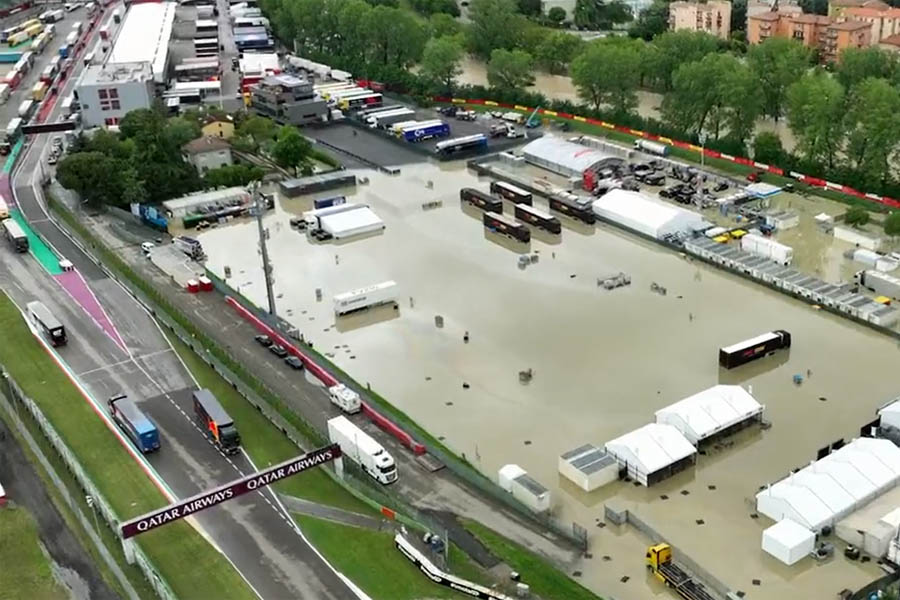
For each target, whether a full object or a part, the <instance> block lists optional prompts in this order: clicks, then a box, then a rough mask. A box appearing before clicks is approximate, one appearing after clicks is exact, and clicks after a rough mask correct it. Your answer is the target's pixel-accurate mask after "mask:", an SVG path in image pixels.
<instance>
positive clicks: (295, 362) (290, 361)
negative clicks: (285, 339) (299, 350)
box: [284, 356, 303, 371]
mask: <svg viewBox="0 0 900 600" xmlns="http://www.w3.org/2000/svg"><path fill="white" fill-rule="evenodd" d="M284 364H286V365H287V366H289V367H290V368H292V369H294V370H295V371H302V370H303V361H302V360H300V359H299V358H297V357H296V356H288V357H286V358H285V359H284Z"/></svg>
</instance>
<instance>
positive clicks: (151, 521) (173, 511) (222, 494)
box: [122, 444, 341, 539]
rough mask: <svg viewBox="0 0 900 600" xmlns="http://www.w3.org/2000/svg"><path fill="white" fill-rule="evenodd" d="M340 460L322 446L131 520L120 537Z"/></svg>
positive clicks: (334, 448)
mask: <svg viewBox="0 0 900 600" xmlns="http://www.w3.org/2000/svg"><path fill="white" fill-rule="evenodd" d="M340 456H341V447H340V446H338V445H337V444H332V445H331V446H325V447H323V448H319V449H318V450H313V451H312V452H307V453H306V454H304V455H303V456H298V457H297V458H292V459H290V460H286V461H284V462H283V463H281V464H278V465H275V466H274V467H269V468H268V469H265V470H263V471H258V472H256V473H253V474H252V475H248V476H246V477H243V478H241V479H236V480H235V481H232V482H231V483H226V484H225V485H223V486H220V487H217V488H215V489H213V490H209V491H206V492H202V493H200V494H197V495H196V496H191V497H190V498H188V499H186V500H182V501H180V502H178V503H176V504H170V505H169V506H167V507H165V508H161V509H159V510H156V511H153V512H150V513H147V514H146V515H143V516H140V517H138V518H136V519H132V520H131V521H128V522H127V523H123V524H122V537H123V538H126V539H127V538H130V537H134V536H136V535H138V534H140V533H144V532H146V531H150V530H151V529H156V528H157V527H159V526H161V525H165V524H166V523H171V522H172V521H177V520H178V519H183V518H184V517H189V516H191V515H192V514H194V513H197V512H200V511H201V510H204V509H207V508H210V507H211V506H216V505H217V504H221V503H222V502H225V501H227V500H231V499H232V498H237V497H238V496H242V495H243V494H246V493H248V492H254V491H256V490H258V489H260V488H264V487H266V486H267V485H272V484H273V483H276V482H278V481H281V480H282V479H285V478H287V477H290V476H291V475H296V474H297V473H301V472H303V471H305V470H307V469H311V468H312V467H317V466H319V465H322V464H325V463H327V462H330V461H332V460H335V459H336V458H340Z"/></svg>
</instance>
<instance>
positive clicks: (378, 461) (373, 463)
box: [328, 416, 397, 485]
mask: <svg viewBox="0 0 900 600" xmlns="http://www.w3.org/2000/svg"><path fill="white" fill-rule="evenodd" d="M328 439H330V440H331V441H332V443H335V444H337V445H338V446H340V447H341V452H342V453H343V456H344V458H347V459H350V460H352V461H353V462H355V463H356V464H358V465H359V466H360V467H361V468H362V470H363V471H365V472H366V473H368V474H369V476H370V477H372V478H373V479H374V480H375V481H377V482H378V483H381V484H382V485H387V484H389V483H393V482H395V481H397V465H396V464H394V457H393V456H391V455H390V454H389V453H388V451H387V450H385V449H384V447H382V445H381V444H379V443H378V442H376V441H375V440H373V439H372V438H371V437H369V436H368V434H366V432H365V431H363V430H362V429H360V428H359V427H357V426H356V425H354V424H353V423H351V422H350V420H349V419H347V417H344V416H340V417H335V418H333V419H330V420H329V421H328Z"/></svg>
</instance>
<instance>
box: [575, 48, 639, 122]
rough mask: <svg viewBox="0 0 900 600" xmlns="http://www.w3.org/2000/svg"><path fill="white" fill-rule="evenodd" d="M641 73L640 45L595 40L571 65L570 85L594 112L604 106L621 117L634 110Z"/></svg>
mask: <svg viewBox="0 0 900 600" xmlns="http://www.w3.org/2000/svg"><path fill="white" fill-rule="evenodd" d="M640 69H641V46H640V44H639V42H635V41H628V42H627V43H623V41H621V40H598V41H596V42H591V43H590V44H588V45H587V47H586V48H585V49H584V51H583V52H582V53H581V54H579V55H578V56H577V57H576V58H575V60H574V61H572V83H574V84H575V87H577V88H578V95H579V96H581V97H582V98H584V99H586V100H587V101H588V102H590V103H591V104H592V105H593V106H594V108H600V106H601V105H603V104H607V105H609V106H611V107H612V108H613V110H615V111H616V112H618V113H620V114H624V113H627V112H629V111H631V110H632V109H633V108H634V107H635V106H637V95H636V90H637V87H638V84H639V83H640Z"/></svg>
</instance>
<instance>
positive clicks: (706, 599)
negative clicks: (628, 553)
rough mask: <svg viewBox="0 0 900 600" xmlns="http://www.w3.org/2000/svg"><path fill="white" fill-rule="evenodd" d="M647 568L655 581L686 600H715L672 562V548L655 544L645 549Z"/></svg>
mask: <svg viewBox="0 0 900 600" xmlns="http://www.w3.org/2000/svg"><path fill="white" fill-rule="evenodd" d="M647 568H648V569H650V571H651V572H652V573H653V574H654V575H655V576H656V578H657V579H659V580H660V581H662V582H663V583H665V584H666V587H669V588H672V589H674V590H675V591H676V592H678V595H679V596H681V597H682V598H686V599H687V600H716V598H714V597H713V596H712V595H711V594H710V593H709V592H707V591H706V588H704V587H703V586H702V585H701V584H700V583H698V582H697V580H696V579H695V578H694V577H692V576H691V575H689V574H688V573H687V572H685V571H684V570H683V569H682V568H681V567H679V566H678V565H676V564H675V562H674V561H673V560H672V547H671V546H669V545H668V544H656V545H655V546H650V547H649V548H648V549H647Z"/></svg>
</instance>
